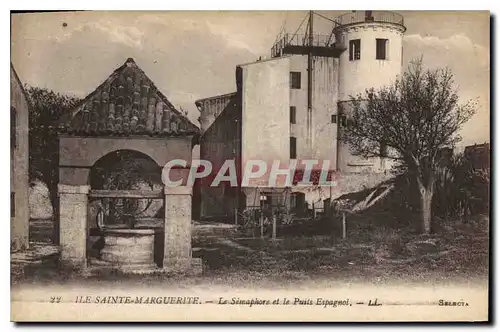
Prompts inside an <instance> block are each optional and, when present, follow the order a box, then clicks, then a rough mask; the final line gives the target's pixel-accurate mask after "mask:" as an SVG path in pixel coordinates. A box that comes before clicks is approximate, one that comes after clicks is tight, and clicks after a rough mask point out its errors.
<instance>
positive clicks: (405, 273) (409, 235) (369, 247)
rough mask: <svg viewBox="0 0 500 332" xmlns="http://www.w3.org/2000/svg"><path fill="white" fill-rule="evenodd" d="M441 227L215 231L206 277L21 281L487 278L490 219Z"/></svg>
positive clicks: (34, 275)
mask: <svg viewBox="0 0 500 332" xmlns="http://www.w3.org/2000/svg"><path fill="white" fill-rule="evenodd" d="M438 222H439V227H437V230H436V232H435V233H433V234H431V235H428V236H423V235H419V234H418V232H417V231H414V230H411V228H408V227H406V228H405V227H402V228H390V227H387V226H384V227H380V226H377V225H376V224H373V223H372V222H370V220H369V219H364V220H363V219H362V220H358V221H356V222H354V221H351V226H350V229H349V231H348V232H347V237H346V238H344V239H342V238H341V237H339V235H338V234H336V235H315V236H287V237H279V234H278V238H277V239H276V240H272V239H270V238H268V237H266V238H263V239H261V238H260V237H257V238H255V237H254V238H248V237H237V236H236V237H235V236H232V237H227V236H226V237H218V236H211V237H206V238H198V239H196V240H195V243H194V247H196V248H197V250H195V251H194V256H197V257H202V258H203V261H204V267H203V269H204V273H203V275H202V276H193V277H176V276H167V275H164V274H158V275H148V276H137V275H120V274H106V275H99V276H91V277H88V276H87V277H85V278H83V277H81V276H79V275H74V274H69V273H66V272H64V271H58V270H57V269H55V268H54V267H51V266H44V267H33V268H31V269H27V270H26V272H25V276H24V277H22V278H20V279H17V278H16V279H15V280H13V283H33V284H37V283H64V282H78V283H89V284H95V283H108V282H111V283H115V282H132V283H135V282H138V283H145V284H150V283H160V284H162V285H163V284H165V285H168V284H171V285H175V284H176V283H178V282H179V281H180V280H182V284H183V285H184V286H186V287H188V286H189V285H200V284H217V285H225V284H226V285H228V284H230V285H232V286H236V287H268V286H269V287H282V286H287V285H300V284H302V283H309V284H310V283H311V281H315V280H317V281H318V282H320V280H327V281H328V280H330V281H331V280H335V281H338V282H340V281H345V282H353V283H355V282H368V283H374V284H379V283H393V282H398V281H401V282H424V281H429V282H433V283H434V282H445V283H446V282H452V281H454V280H473V281H478V280H486V279H487V277H488V266H489V255H488V251H489V218H488V216H478V217H475V218H473V219H472V220H470V221H469V222H468V223H464V222H462V221H453V220H451V221H450V220H447V221H438Z"/></svg>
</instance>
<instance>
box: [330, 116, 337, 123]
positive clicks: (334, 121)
mask: <svg viewBox="0 0 500 332" xmlns="http://www.w3.org/2000/svg"><path fill="white" fill-rule="evenodd" d="M331 122H332V123H337V114H332V119H331Z"/></svg>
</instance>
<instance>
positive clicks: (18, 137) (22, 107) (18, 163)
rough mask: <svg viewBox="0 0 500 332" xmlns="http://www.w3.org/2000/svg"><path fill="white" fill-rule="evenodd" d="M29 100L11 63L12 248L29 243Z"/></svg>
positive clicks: (18, 247)
mask: <svg viewBox="0 0 500 332" xmlns="http://www.w3.org/2000/svg"><path fill="white" fill-rule="evenodd" d="M28 121H29V104H28V101H27V99H26V94H25V91H24V89H23V85H22V83H21V80H20V79H19V77H18V76H17V73H16V71H15V70H14V67H13V66H12V64H11V66H10V130H11V136H10V137H11V140H10V147H11V150H10V185H11V190H10V201H11V202H10V204H11V205H10V206H11V210H10V225H11V227H10V231H11V240H10V248H11V251H18V250H22V249H27V248H28V246H29V209H28V206H29V204H28V190H29V179H28V161H29V156H28V147H29V142H28V134H29V123H28Z"/></svg>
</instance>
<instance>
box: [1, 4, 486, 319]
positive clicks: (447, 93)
mask: <svg viewBox="0 0 500 332" xmlns="http://www.w3.org/2000/svg"><path fill="white" fill-rule="evenodd" d="M11 19H12V20H11V27H12V35H11V50H12V52H11V55H12V56H11V69H10V72H11V74H10V84H11V113H10V116H11V237H10V239H11V240H10V241H11V242H10V248H11V249H10V250H11V319H12V320H13V321H16V322H29V321H53V322H63V321H81V322H83V321H94V322H96V321H99V322H103V321H114V322H128V321H143V322H144V321H157V322H158V321H160V322H171V321H176V322H194V321H226V322H235V321H247V322H248V321H249V322H262V321H280V322H294V321H302V322H303V321H308V322H315V321H323V322H324V321H326V322H346V321H350V322H367V321H368V322H380V321H384V322H397V321H413V322H429V321H462V322H485V321H488V320H489V314H488V312H489V297H488V289H489V284H488V281H489V279H488V275H489V245H490V227H489V221H490V219H489V209H490V115H489V114H490V102H489V101H490V86H489V82H490V44H489V43H490V14H489V12H452V11H449V12H446V11H441V12H430V11H405V12H393V11H372V10H355V11H260V12H259V11H252V12H245V11H239V12H236V11H233V12H231V11H227V12H223V11H211V12H208V11H206V12H204V11H190V12H188V11H186V12H167V11H156V12H155V11H149V12H139V11H136V12H134V11H130V12H113V11H106V12H104V11H83V12H52V13H48V12H45V13H12V14H11Z"/></svg>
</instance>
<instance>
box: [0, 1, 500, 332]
mask: <svg viewBox="0 0 500 332" xmlns="http://www.w3.org/2000/svg"><path fill="white" fill-rule="evenodd" d="M166 4H167V5H165V4H163V5H159V1H151V0H141V1H129V0H122V1H119V2H118V1H117V2H114V3H113V5H110V4H109V2H104V1H96V0H87V1H85V2H68V1H62V0H57V1H54V0H50V1H43V2H40V1H33V0H31V1H15V2H7V1H5V2H2V4H1V6H2V7H4V6H5V7H7V8H5V9H6V10H2V11H1V13H2V19H1V20H0V24H1V25H2V29H0V35H1V38H2V41H3V43H2V44H3V45H4V46H7V45H9V46H8V48H7V47H4V48H3V50H4V51H3V52H2V53H1V56H2V61H1V62H0V63H3V66H0V70H1V77H3V78H4V80H2V88H3V89H1V90H0V91H1V94H2V100H3V101H4V103H5V105H4V108H3V109H4V111H3V112H0V123H1V124H2V125H4V130H0V135H2V139H0V147H1V149H2V152H3V155H4V156H7V152H8V151H9V150H10V145H9V143H8V142H9V140H10V138H9V129H8V128H7V124H8V123H9V120H8V117H9V115H8V114H9V112H7V111H6V110H7V109H9V108H10V106H7V102H8V101H10V81H9V83H8V81H7V77H8V70H9V67H8V66H7V63H8V62H7V61H9V62H10V52H9V53H7V49H9V51H10V13H9V11H8V10H13V9H15V10H29V9H44V10H49V9H52V10H54V9H58V10H61V9H87V10H223V9H224V10H250V9H252V10H256V9H259V10H283V9H286V10H308V9H314V10H335V9H336V10H345V9H353V10H354V9H358V10H361V9H367V8H370V9H374V10H375V9H390V10H491V11H492V12H493V13H494V14H498V13H499V12H500V11H499V10H498V2H496V1H486V0H475V1H472V2H470V1H469V2H465V1H464V2H462V1H454V2H451V1H450V2H443V1H439V2H438V1H428V0H420V1H394V0H393V1H387V0H386V1H377V2H376V4H375V3H374V2H373V1H356V2H353V1H350V2H348V3H346V2H341V1H333V0H329V1H315V0H309V1H301V2H298V1H296V2H291V1H282V0H280V1H269V0H254V1H247V2H246V3H241V2H239V1H220V0H211V1H201V0H199V1H192V0H191V1H186V0H184V1H178V2H174V1H168V2H166ZM347 6H348V7H349V8H346V7H347ZM2 9H3V8H2ZM496 24H498V22H497V23H496ZM495 40H496V36H495ZM495 60H498V58H497V57H495ZM492 95H498V86H496V87H495V92H494V93H492ZM494 112H495V110H491V113H494ZM499 121H500V120H499V117H498V116H496V117H495V124H496V125H498V122H499ZM492 132H493V131H492ZM494 147H495V151H494V152H493V153H494V155H497V153H498V151H496V150H497V148H496V144H495V145H494ZM1 165H2V171H1V172H0V175H1V176H2V179H3V181H1V183H4V184H7V183H9V182H10V177H8V176H9V175H8V174H9V173H10V166H9V165H8V163H7V162H4V163H2V164H1ZM492 165H496V163H495V162H493V163H492ZM9 199H10V195H8V193H7V189H5V190H3V191H2V197H1V199H0V204H1V206H0V211H1V212H2V213H3V214H4V216H5V217H4V218H3V220H4V227H5V228H4V231H3V232H0V234H1V236H2V241H0V242H1V243H3V244H4V248H5V249H4V251H3V252H2V255H1V257H2V263H3V264H2V265H3V266H5V270H4V273H3V275H2V281H3V282H2V285H3V287H4V289H3V292H2V293H1V294H4V296H3V297H2V309H3V310H2V313H3V315H4V316H3V317H2V323H3V324H2V325H3V326H2V328H1V330H2V331H10V330H12V329H14V328H15V326H14V325H13V324H12V323H9V320H10V296H8V294H10V284H9V274H8V273H7V272H8V271H9V270H10V267H9V268H7V266H9V261H10V255H9V254H8V251H7V246H8V244H9V243H10V239H9V227H8V224H9V222H8V220H10V217H9V216H8V215H7V214H8V213H10V208H9ZM499 200H500V198H498V197H495V202H494V203H493V207H494V206H499V203H500V202H499ZM495 217H496V211H494V215H493V219H492V221H494V220H496V218H495ZM499 228H500V227H499V226H498V225H497V226H496V227H495V234H494V235H493V236H494V239H498V229H499ZM493 257H494V259H495V263H497V264H498V261H497V255H493ZM497 264H495V266H496V265H497ZM496 277H497V276H496ZM497 280H498V279H497V278H495V281H497ZM493 283H495V282H494V281H493ZM495 307H496V308H497V309H496V310H497V311H498V305H497V306H495ZM494 316H496V318H497V319H498V317H500V316H499V315H498V312H495V313H494ZM374 327H375V328H381V329H383V328H386V327H385V326H371V328H374ZM54 328H56V327H54V326H45V327H36V328H34V329H35V330H42V329H48V330H52V329H54ZM59 328H63V329H69V328H70V327H68V326H61V327H59ZM110 328H111V329H116V330H118V329H123V328H124V327H122V326H120V327H108V329H110ZM130 328H132V329H136V328H137V326H131V327H130ZM167 328H168V329H174V330H175V329H178V327H174V326H169V327H167ZM194 328H196V327H188V328H186V329H188V330H189V329H194ZM213 328H217V329H220V328H221V327H220V326H217V327H213ZM227 328H231V329H233V328H234V327H232V326H231V327H227ZM253 328H255V329H257V328H259V329H260V328H262V327H260V326H258V327H253ZM253 328H252V329H253ZM271 328H272V329H289V328H290V327H277V326H273V327H271ZM296 328H300V329H302V328H303V327H301V326H297V327H296ZM322 328H324V329H329V328H330V327H329V326H324V327H322ZM334 328H337V329H339V328H341V327H334ZM352 328H353V327H351V328H350V329H352ZM399 328H400V329H401V330H403V329H404V330H407V329H409V328H410V329H411V328H412V327H410V326H403V327H399ZM425 328H426V329H430V330H436V331H447V330H450V331H451V329H455V328H456V326H455V327H444V326H435V327H431V326H425ZM475 328H477V327H475ZM94 329H95V330H104V329H103V328H101V327H99V328H95V327H94ZM466 329H467V330H470V329H473V327H471V326H467V327H466Z"/></svg>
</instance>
